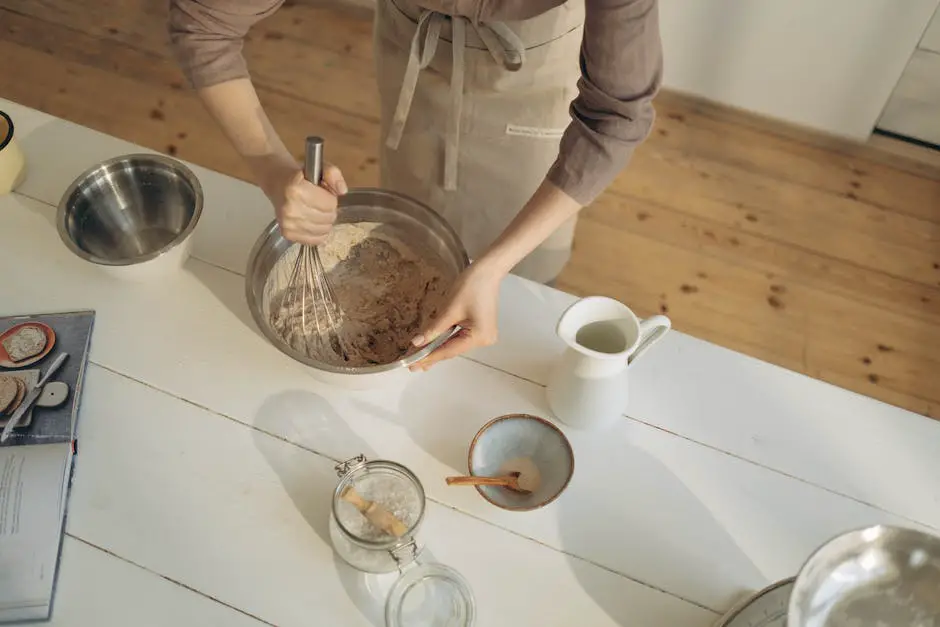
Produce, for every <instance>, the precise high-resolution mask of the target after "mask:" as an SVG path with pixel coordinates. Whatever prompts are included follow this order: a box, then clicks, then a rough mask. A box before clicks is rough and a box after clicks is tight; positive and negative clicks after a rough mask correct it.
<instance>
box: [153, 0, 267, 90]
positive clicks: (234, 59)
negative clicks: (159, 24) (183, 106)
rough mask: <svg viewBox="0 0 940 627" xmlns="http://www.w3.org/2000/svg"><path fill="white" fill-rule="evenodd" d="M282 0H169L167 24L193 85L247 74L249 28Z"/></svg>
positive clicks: (213, 83)
mask: <svg viewBox="0 0 940 627" xmlns="http://www.w3.org/2000/svg"><path fill="white" fill-rule="evenodd" d="M283 3H284V0H170V10H169V20H168V24H167V28H168V31H169V36H170V45H171V48H172V51H173V55H174V57H175V58H176V61H177V63H178V64H179V66H180V68H181V69H182V71H183V75H184V76H185V77H186V79H187V80H188V81H189V83H190V85H191V86H192V87H194V88H196V89H201V88H203V87H209V86H211V85H215V84H217V83H223V82H225V81H229V80H233V79H236V78H246V77H248V66H247V64H246V63H245V57H244V56H243V55H242V47H243V45H244V41H245V35H246V34H247V33H248V30H249V29H250V28H251V27H252V26H253V25H254V24H256V23H257V22H260V21H261V20H263V19H264V18H266V17H268V16H270V15H272V14H273V13H274V12H275V11H277V10H278V9H279V8H280V7H281V5H282V4H283Z"/></svg>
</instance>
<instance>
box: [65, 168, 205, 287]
mask: <svg viewBox="0 0 940 627" xmlns="http://www.w3.org/2000/svg"><path fill="white" fill-rule="evenodd" d="M202 205H203V192H202V187H201V185H200V184H199V180H198V179H197V178H196V176H195V175H194V174H193V173H192V171H191V170H190V169H189V168H187V167H186V166H184V165H183V164H182V163H180V162H179V161H176V160H174V159H170V158H169V157H164V156H162V155H156V154H130V155H122V156H119V157H114V158H113V159H109V160H107V161H104V162H102V163H99V164H98V165H96V166H94V167H92V168H89V169H88V170H86V171H85V172H83V173H82V174H81V175H80V176H79V177H78V178H77V179H75V181H74V182H73V183H72V184H71V185H70V186H69V187H68V189H67V190H66V191H65V193H64V194H63V195H62V199H61V201H60V202H59V208H58V215H57V228H58V232H59V237H60V238H61V239H62V242H63V243H64V244H65V245H66V246H67V247H68V249H69V250H71V251H72V252H73V253H75V254H76V255H78V256H79V257H81V258H82V259H84V260H85V261H88V262H90V263H93V264H96V265H98V266H100V267H102V268H104V269H107V270H109V271H110V272H111V273H112V274H117V275H119V276H121V277H122V278H146V277H149V276H153V275H156V274H160V273H163V272H166V271H173V270H176V269H179V267H180V266H181V265H182V264H183V263H184V262H185V261H186V259H187V258H188V257H189V254H190V252H191V250H192V234H193V230H194V229H195V228H196V224H197V223H198V222H199V218H200V216H201V215H202Z"/></svg>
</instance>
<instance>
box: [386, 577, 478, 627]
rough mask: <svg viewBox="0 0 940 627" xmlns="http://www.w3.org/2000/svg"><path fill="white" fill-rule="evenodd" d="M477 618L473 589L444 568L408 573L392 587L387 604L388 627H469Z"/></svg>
mask: <svg viewBox="0 0 940 627" xmlns="http://www.w3.org/2000/svg"><path fill="white" fill-rule="evenodd" d="M475 618H476V602H475V601H474V598H473V592H472V591H471V590H470V585H469V584H468V583H467V580H466V579H464V578H463V576H461V574H460V573H458V572H457V571H456V570H454V569H453V568H450V567H449V566H444V565H443V564H436V563H429V564H421V565H416V566H412V567H411V568H408V569H406V570H405V572H404V573H403V574H402V576H401V577H400V578H399V579H398V581H396V582H395V583H394V584H393V585H392V588H391V590H390V592H389V595H388V599H387V601H386V603H385V624H386V625H387V626H388V627H469V626H470V625H473V623H474V620H475Z"/></svg>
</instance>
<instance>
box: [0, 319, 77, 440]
mask: <svg viewBox="0 0 940 627" xmlns="http://www.w3.org/2000/svg"><path fill="white" fill-rule="evenodd" d="M93 321H94V314H93V313H91V312H72V313H55V314H38V315H29V316H15V317H8V318H2V317H0V434H2V431H3V429H4V428H5V427H6V426H7V424H8V423H10V422H11V421H12V422H13V425H12V426H11V427H10V429H9V430H8V433H7V434H6V440H4V439H3V438H2V437H0V446H6V445H18V444H51V443H54V442H65V441H68V440H70V439H71V438H72V435H73V432H74V426H75V425H74V421H75V416H76V413H77V409H78V408H77V407H76V400H75V399H76V394H75V391H76V389H77V388H78V387H79V386H80V385H81V380H82V374H83V371H84V368H85V363H86V362H87V351H88V348H89V343H90V337H91V330H92V324H93ZM47 374H48V375H49V376H46V375H47ZM44 379H45V380H44Z"/></svg>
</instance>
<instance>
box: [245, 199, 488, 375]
mask: <svg viewBox="0 0 940 627" xmlns="http://www.w3.org/2000/svg"><path fill="white" fill-rule="evenodd" d="M357 222H378V223H381V224H383V225H384V224H387V225H390V226H391V227H392V228H395V229H396V231H397V235H398V236H399V237H403V238H404V239H405V240H406V241H405V243H406V244H409V243H412V242H415V241H417V242H419V243H420V244H422V245H423V247H424V248H426V249H427V250H429V251H431V252H432V253H434V254H436V255H438V256H439V257H440V258H441V259H443V260H444V262H445V263H446V264H447V266H448V269H449V270H451V271H452V272H453V276H454V277H456V276H457V275H458V274H459V273H460V272H462V271H463V270H464V269H466V268H467V267H468V266H469V265H470V259H469V257H468V255H467V251H466V249H465V248H464V246H463V243H462V242H461V241H460V238H459V236H458V235H457V233H456V232H455V231H454V230H453V228H451V226H450V225H449V224H448V223H447V221H445V220H444V219H443V218H442V217H441V216H439V215H438V214H437V213H436V212H435V211H434V210H433V209H431V208H430V207H428V206H427V205H424V204H423V203H420V202H418V201H416V200H414V199H412V198H409V197H407V196H404V195H402V194H398V193H396V192H392V191H389V190H383V189H375V188H357V189H352V190H350V191H349V192H348V193H346V194H344V195H343V196H341V197H340V199H339V207H338V210H337V219H336V224H349V223H357ZM293 245H294V244H293V242H290V241H288V240H287V239H285V238H284V236H283V235H281V231H280V229H279V228H278V224H277V220H272V221H271V222H270V223H269V224H268V226H267V227H266V228H265V229H264V231H263V232H262V233H261V235H260V236H259V237H258V239H257V241H256V242H255V245H254V246H253V247H252V250H251V254H250V255H249V258H248V266H247V270H246V272H245V296H246V298H247V300H248V309H249V310H250V311H251V316H252V318H253V319H254V321H255V324H256V325H257V326H258V328H259V329H260V330H261V332H262V334H264V336H265V338H267V340H268V341H269V342H271V344H273V345H274V346H275V347H276V348H277V349H278V350H280V351H281V352H282V353H284V354H285V355H287V356H289V357H291V358H293V359H294V360H296V361H298V362H300V363H302V364H305V365H307V366H309V367H310V368H312V369H313V370H314V376H315V377H316V378H318V379H321V380H324V381H327V382H330V383H336V384H338V385H342V386H344V387H353V388H366V387H373V386H376V385H384V384H386V383H391V382H392V381H393V380H395V379H398V377H400V376H402V375H403V374H406V373H408V372H409V371H408V367H409V366H411V365H412V364H414V363H416V362H418V361H420V360H421V359H424V358H425V357H426V356H427V355H428V354H430V353H431V352H432V351H434V350H435V349H437V348H438V347H439V346H441V345H442V344H443V343H444V342H446V341H447V340H448V339H450V338H451V337H452V336H453V335H454V334H455V333H456V332H457V330H458V327H456V326H454V327H451V328H450V329H449V330H448V331H447V332H445V333H444V334H442V335H441V336H440V337H438V338H436V339H435V340H433V341H432V342H430V343H429V344H428V345H426V346H424V347H423V348H422V349H420V350H418V351H415V352H413V353H409V354H408V355H406V356H404V357H402V358H400V359H398V360H397V361H394V362H392V363H389V364H383V365H377V366H361V367H352V366H334V365H332V364H327V363H323V362H321V361H318V360H316V359H313V358H311V357H309V356H307V355H305V354H304V353H301V352H299V351H297V350H294V349H293V348H292V347H291V346H289V345H288V344H286V343H285V342H283V341H282V340H281V339H280V337H278V335H277V334H276V333H275V332H274V330H273V329H272V328H271V325H270V323H269V321H268V320H267V318H266V315H265V312H264V310H263V309H264V305H263V295H264V290H265V285H266V283H267V281H268V278H269V276H270V274H271V272H272V270H273V269H274V268H275V266H276V264H277V261H278V260H279V259H280V258H281V256H282V255H283V254H284V253H285V252H287V250H288V249H289V248H290V247H291V246H293Z"/></svg>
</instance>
